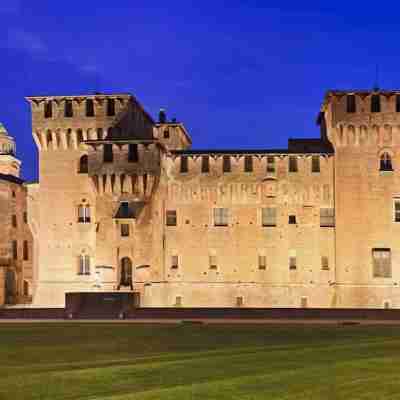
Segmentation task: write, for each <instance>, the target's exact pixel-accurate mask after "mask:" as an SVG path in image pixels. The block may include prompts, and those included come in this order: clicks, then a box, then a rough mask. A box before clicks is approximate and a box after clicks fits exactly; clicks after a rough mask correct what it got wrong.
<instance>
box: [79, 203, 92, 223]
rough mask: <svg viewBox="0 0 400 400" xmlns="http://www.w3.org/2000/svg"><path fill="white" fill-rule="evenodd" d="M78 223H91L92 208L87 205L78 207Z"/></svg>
mask: <svg viewBox="0 0 400 400" xmlns="http://www.w3.org/2000/svg"><path fill="white" fill-rule="evenodd" d="M78 222H79V223H81V224H88V223H90V206H87V205H80V206H78Z"/></svg>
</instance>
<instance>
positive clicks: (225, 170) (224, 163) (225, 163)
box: [222, 156, 231, 174]
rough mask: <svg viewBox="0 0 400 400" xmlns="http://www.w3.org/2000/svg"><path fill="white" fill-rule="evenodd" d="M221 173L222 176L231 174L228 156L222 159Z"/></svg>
mask: <svg viewBox="0 0 400 400" xmlns="http://www.w3.org/2000/svg"><path fill="white" fill-rule="evenodd" d="M222 172H223V173H224V174H226V173H229V172H231V158H230V156H223V157H222Z"/></svg>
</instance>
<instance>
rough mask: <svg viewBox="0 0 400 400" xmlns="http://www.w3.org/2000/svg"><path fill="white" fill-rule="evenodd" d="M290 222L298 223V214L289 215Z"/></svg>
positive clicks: (291, 223)
mask: <svg viewBox="0 0 400 400" xmlns="http://www.w3.org/2000/svg"><path fill="white" fill-rule="evenodd" d="M289 224H290V225H295V224H296V216H295V215H289Z"/></svg>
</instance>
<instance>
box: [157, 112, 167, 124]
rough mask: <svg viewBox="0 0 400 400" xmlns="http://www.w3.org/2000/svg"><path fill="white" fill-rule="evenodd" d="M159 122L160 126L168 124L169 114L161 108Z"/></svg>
mask: <svg viewBox="0 0 400 400" xmlns="http://www.w3.org/2000/svg"><path fill="white" fill-rule="evenodd" d="M158 122H159V123H160V124H165V123H166V122H167V114H166V113H165V110H164V109H163V108H160V112H159V113H158Z"/></svg>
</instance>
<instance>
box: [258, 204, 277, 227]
mask: <svg viewBox="0 0 400 400" xmlns="http://www.w3.org/2000/svg"><path fill="white" fill-rule="evenodd" d="M276 216H277V212H276V208H275V207H266V208H263V209H262V216H261V219H262V221H261V222H262V226H271V227H272V226H276Z"/></svg>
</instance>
